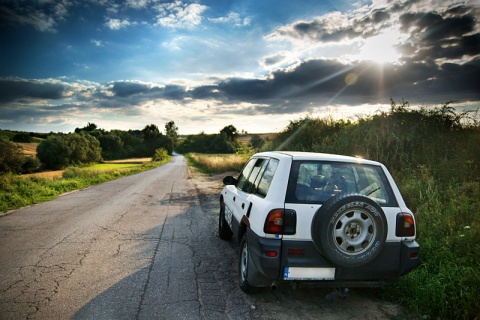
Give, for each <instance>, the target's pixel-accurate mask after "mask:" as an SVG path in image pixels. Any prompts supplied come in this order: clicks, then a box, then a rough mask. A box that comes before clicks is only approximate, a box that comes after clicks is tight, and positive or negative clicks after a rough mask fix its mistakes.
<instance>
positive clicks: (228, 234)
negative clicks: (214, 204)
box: [218, 201, 233, 240]
mask: <svg viewBox="0 0 480 320" xmlns="http://www.w3.org/2000/svg"><path fill="white" fill-rule="evenodd" d="M218 235H219V236H220V239H222V240H230V239H231V238H232V235H233V232H232V230H231V229H230V226H229V225H228V223H227V220H226V219H225V203H224V202H223V201H220V213H219V215H218Z"/></svg>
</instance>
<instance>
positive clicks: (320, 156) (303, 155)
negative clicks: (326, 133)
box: [254, 151, 380, 165]
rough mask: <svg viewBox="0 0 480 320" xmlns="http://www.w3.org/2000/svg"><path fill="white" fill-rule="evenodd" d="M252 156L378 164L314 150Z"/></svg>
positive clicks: (263, 153) (275, 152)
mask: <svg viewBox="0 0 480 320" xmlns="http://www.w3.org/2000/svg"><path fill="white" fill-rule="evenodd" d="M254 156H267V157H277V158H283V157H288V158H292V159H293V160H324V161H339V162H350V163H352V162H354V163H363V164H372V165H380V163H379V162H377V161H372V160H366V159H363V158H360V157H358V158H357V157H349V156H343V155H338V154H329V153H316V152H301V151H268V152H260V153H257V154H255V155H254Z"/></svg>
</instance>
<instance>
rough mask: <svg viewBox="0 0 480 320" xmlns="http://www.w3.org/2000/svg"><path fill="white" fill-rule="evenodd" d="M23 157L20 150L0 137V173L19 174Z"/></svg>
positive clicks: (6, 139)
mask: <svg viewBox="0 0 480 320" xmlns="http://www.w3.org/2000/svg"><path fill="white" fill-rule="evenodd" d="M24 162H25V157H24V156H23V153H22V148H21V147H20V146H19V145H17V144H16V143H14V142H11V141H10V140H8V138H6V137H3V136H2V137H0V172H3V173H6V172H14V173H19V172H20V171H21V169H22V165H23V163H24Z"/></svg>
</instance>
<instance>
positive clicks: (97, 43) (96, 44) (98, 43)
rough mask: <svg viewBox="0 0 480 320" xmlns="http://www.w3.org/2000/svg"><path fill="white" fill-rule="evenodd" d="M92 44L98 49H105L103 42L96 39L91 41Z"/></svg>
mask: <svg viewBox="0 0 480 320" xmlns="http://www.w3.org/2000/svg"><path fill="white" fill-rule="evenodd" d="M90 42H91V43H93V44H94V45H95V46H96V47H103V45H104V44H103V42H102V41H101V40H95V39H92V40H90Z"/></svg>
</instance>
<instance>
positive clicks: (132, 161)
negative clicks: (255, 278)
mask: <svg viewBox="0 0 480 320" xmlns="http://www.w3.org/2000/svg"><path fill="white" fill-rule="evenodd" d="M150 161H152V158H132V159H122V160H110V161H104V162H105V163H145V162H150Z"/></svg>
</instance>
